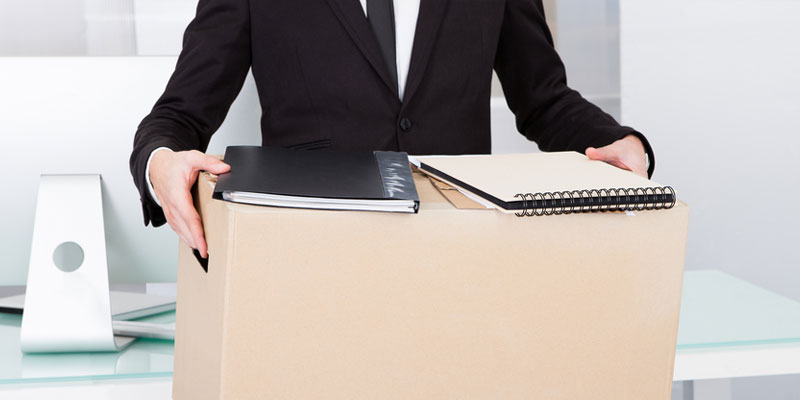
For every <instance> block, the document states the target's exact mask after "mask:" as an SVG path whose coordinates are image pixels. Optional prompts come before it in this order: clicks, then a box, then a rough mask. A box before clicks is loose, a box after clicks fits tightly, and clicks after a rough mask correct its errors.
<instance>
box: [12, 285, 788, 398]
mask: <svg viewBox="0 0 800 400" xmlns="http://www.w3.org/2000/svg"><path fill="white" fill-rule="evenodd" d="M159 318H162V319H164V318H166V319H168V318H171V316H169V315H162V316H160V317H159ZM18 323H19V317H16V316H8V315H5V316H4V315H0V398H3V399H39V398H55V397H58V398H59V399H73V398H74V399H81V400H83V399H89V400H92V399H115V400H116V399H143V398H146V399H148V400H161V399H165V400H166V399H170V398H171V388H172V382H171V371H172V346H171V343H169V342H159V341H140V342H138V343H136V344H134V345H133V346H132V347H131V348H129V349H128V350H126V351H125V352H123V353H120V354H116V353H114V354H92V355H86V354H83V355H43V356H33V357H32V358H31V357H30V356H23V355H22V354H21V353H20V352H19V348H18V346H19V325H18ZM15 346H16V347H15ZM11 363H16V364H13V365H9V364H11ZM2 364H6V368H4V367H3V365H2ZM9 367H10V368H9ZM78 370H80V371H81V372H80V373H78V372H77V371H78ZM782 374H800V303H798V302H796V301H793V300H790V299H787V298H785V297H782V296H779V295H777V294H774V293H772V292H770V291H768V290H765V289H763V288H760V287H757V286H755V285H752V284H749V283H747V282H745V281H742V280H740V279H737V278H734V277H732V276H730V275H727V274H724V273H721V272H718V271H690V272H687V273H686V276H685V280H684V290H683V303H682V306H681V325H680V333H679V338H678V350H677V353H676V356H675V371H674V376H673V378H674V380H675V381H676V382H683V393H684V399H686V400H692V399H697V400H703V399H704V398H708V397H707V396H708V395H709V394H713V396H714V397H713V398H714V399H719V398H724V397H725V396H726V395H727V396H728V397H731V396H730V384H729V381H726V380H721V381H720V380H719V379H720V378H728V379H729V378H737V377H747V376H764V375H782ZM712 379H713V380H712ZM56 394H57V396H56Z"/></svg>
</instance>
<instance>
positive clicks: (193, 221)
mask: <svg viewBox="0 0 800 400" xmlns="http://www.w3.org/2000/svg"><path fill="white" fill-rule="evenodd" d="M187 223H188V227H189V232H190V233H191V235H192V240H194V243H195V245H196V246H195V249H197V251H198V252H199V253H200V257H203V258H208V245H207V244H206V239H205V237H204V236H203V223H202V222H201V220H200V215H199V214H197V212H196V211H195V212H194V216H192V217H191V218H189V220H188V221H187Z"/></svg>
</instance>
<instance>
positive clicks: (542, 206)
mask: <svg viewBox="0 0 800 400" xmlns="http://www.w3.org/2000/svg"><path fill="white" fill-rule="evenodd" d="M514 197H515V198H519V199H521V200H522V211H520V212H518V213H515V215H516V216H518V217H533V216H542V215H561V214H572V213H585V212H607V211H643V210H663V209H669V208H672V207H674V206H675V202H676V201H677V197H676V196H675V190H674V189H673V188H672V187H671V186H664V187H648V188H630V189H624V188H616V189H591V190H573V191H567V192H545V193H517V194H516V195H515V196H514Z"/></svg>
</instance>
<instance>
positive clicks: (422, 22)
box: [403, 0, 447, 106]
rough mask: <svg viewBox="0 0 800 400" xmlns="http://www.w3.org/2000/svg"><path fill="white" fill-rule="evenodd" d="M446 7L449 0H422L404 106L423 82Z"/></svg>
mask: <svg viewBox="0 0 800 400" xmlns="http://www.w3.org/2000/svg"><path fill="white" fill-rule="evenodd" d="M446 9H447V0H421V1H420V6H419V16H418V17H417V29H416V32H415V33H414V48H413V50H412V51H411V65H410V66H409V69H408V80H407V81H406V90H405V94H404V95H403V105H404V106H405V105H406V104H408V101H409V100H411V97H413V96H414V93H415V92H416V91H417V88H418V87H419V84H420V82H422V77H423V75H424V74H425V69H426V68H427V66H428V59H429V58H430V55H431V51H433V44H434V42H435V41H436V40H435V39H436V35H437V34H438V33H439V26H440V25H441V22H442V19H443V17H444V14H445V10H446Z"/></svg>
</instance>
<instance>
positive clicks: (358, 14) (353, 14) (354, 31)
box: [327, 0, 440, 94]
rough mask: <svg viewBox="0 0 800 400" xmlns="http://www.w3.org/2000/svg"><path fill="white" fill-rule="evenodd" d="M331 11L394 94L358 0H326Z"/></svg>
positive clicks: (375, 41) (386, 68)
mask: <svg viewBox="0 0 800 400" xmlns="http://www.w3.org/2000/svg"><path fill="white" fill-rule="evenodd" d="M327 1H328V4H329V5H330V7H331V9H333V13H334V14H336V17H337V18H339V21H340V22H341V23H342V26H344V28H345V30H346V31H347V33H348V34H349V35H350V37H351V38H352V39H353V41H354V42H355V44H356V46H357V47H358V49H359V50H361V53H363V54H364V57H366V58H367V60H368V61H369V63H370V64H371V65H372V68H373V69H375V72H377V73H378V75H379V76H380V77H381V80H383V82H384V83H385V84H386V86H387V87H388V88H389V89H390V90H391V91H392V92H394V93H395V94H396V93H397V91H396V89H395V87H394V83H392V80H391V78H390V77H389V70H388V67H387V66H386V63H385V62H384V61H383V56H381V52H380V46H379V45H378V40H377V39H376V38H375V34H374V33H373V32H372V28H371V27H370V26H369V21H367V18H366V17H365V15H364V9H363V8H362V7H361V4H360V3H359V1H358V0H327ZM434 1H440V0H434ZM420 11H421V10H420Z"/></svg>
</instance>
